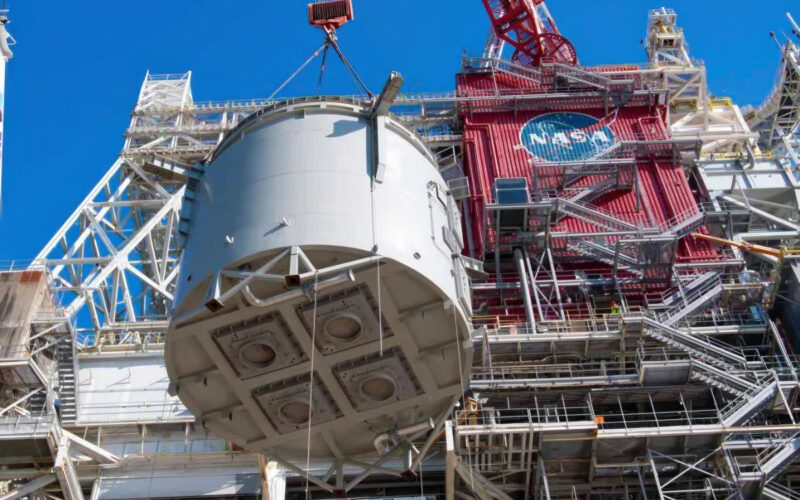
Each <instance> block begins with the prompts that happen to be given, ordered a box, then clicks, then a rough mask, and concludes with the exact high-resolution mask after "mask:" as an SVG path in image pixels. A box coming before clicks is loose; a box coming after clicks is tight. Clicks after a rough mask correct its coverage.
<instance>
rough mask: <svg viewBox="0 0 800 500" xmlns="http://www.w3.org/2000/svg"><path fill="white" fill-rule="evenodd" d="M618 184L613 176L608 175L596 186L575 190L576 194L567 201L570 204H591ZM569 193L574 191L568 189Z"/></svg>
mask: <svg viewBox="0 0 800 500" xmlns="http://www.w3.org/2000/svg"><path fill="white" fill-rule="evenodd" d="M617 187H618V182H617V179H616V176H615V175H609V176H608V177H606V178H605V179H603V180H601V181H600V182H598V183H597V184H593V185H591V186H588V187H586V188H584V189H579V190H577V194H575V195H573V196H571V197H569V198H568V199H569V201H571V202H581V203H591V202H593V201H595V200H597V199H598V198H600V197H601V196H603V195H604V194H606V193H608V192H610V191H612V190H615V189H617ZM570 191H576V189H574V188H573V189H570Z"/></svg>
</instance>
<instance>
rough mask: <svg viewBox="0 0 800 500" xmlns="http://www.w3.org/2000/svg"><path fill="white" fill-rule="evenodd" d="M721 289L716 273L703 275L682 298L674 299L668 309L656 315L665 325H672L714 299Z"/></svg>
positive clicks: (720, 282)
mask: <svg viewBox="0 0 800 500" xmlns="http://www.w3.org/2000/svg"><path fill="white" fill-rule="evenodd" d="M710 274H711V273H710ZM722 289H723V286H722V281H721V280H720V278H719V275H718V274H715V273H714V275H713V276H703V279H702V281H701V282H700V283H699V284H697V285H696V286H695V287H693V288H692V289H690V290H687V291H686V292H685V294H684V296H683V298H682V300H678V301H676V302H675V303H674V304H673V305H672V306H671V307H670V308H669V309H667V310H664V311H660V312H659V313H657V317H658V319H659V321H661V322H662V323H664V324H665V325H667V326H673V325H675V324H677V323H678V322H679V321H681V320H683V319H684V318H686V317H687V316H690V315H691V314H693V313H695V312H697V311H698V310H700V309H702V308H703V307H705V306H706V305H708V304H709V303H711V302H712V301H714V300H715V299H716V298H717V297H719V295H720V294H721V293H722Z"/></svg>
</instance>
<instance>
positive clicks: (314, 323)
mask: <svg viewBox="0 0 800 500" xmlns="http://www.w3.org/2000/svg"><path fill="white" fill-rule="evenodd" d="M318 283H319V271H314V289H313V293H314V310H313V314H312V315H311V347H310V349H311V369H310V372H309V374H308V423H307V424H306V425H308V434H307V436H306V500H308V495H309V491H308V475H309V474H310V468H311V418H312V416H313V405H314V353H315V352H316V350H317V347H316V346H317V284H318Z"/></svg>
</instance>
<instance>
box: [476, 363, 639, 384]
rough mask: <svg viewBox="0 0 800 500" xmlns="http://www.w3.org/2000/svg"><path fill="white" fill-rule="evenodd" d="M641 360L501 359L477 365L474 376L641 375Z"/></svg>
mask: <svg viewBox="0 0 800 500" xmlns="http://www.w3.org/2000/svg"><path fill="white" fill-rule="evenodd" d="M638 372H639V370H638V363H637V361H636V360H631V361H625V362H621V361H589V362H582V363H553V364H537V363H503V364H500V363H497V362H493V363H492V366H491V368H485V367H475V368H473V370H472V380H473V381H475V382H497V383H501V382H507V383H523V382H525V381H528V382H531V383H535V382H539V383H546V382H548V381H549V382H553V381H556V380H559V379H566V380H572V381H575V382H576V383H577V381H578V380H580V379H584V380H585V379H598V378H602V379H607V380H610V379H613V378H615V377H620V376H625V375H634V376H635V375H638Z"/></svg>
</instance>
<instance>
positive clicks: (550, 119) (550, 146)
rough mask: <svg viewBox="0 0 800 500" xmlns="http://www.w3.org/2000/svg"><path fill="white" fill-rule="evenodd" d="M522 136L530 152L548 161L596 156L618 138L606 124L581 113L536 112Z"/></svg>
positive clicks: (577, 159) (521, 138)
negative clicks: (539, 113) (536, 114)
mask: <svg viewBox="0 0 800 500" xmlns="http://www.w3.org/2000/svg"><path fill="white" fill-rule="evenodd" d="M520 140H521V141H522V145H523V146H525V149H527V150H528V152H529V153H530V154H532V155H533V156H535V157H536V158H538V159H540V160H542V161H548V162H563V161H581V160H587V159H589V158H594V157H596V156H598V155H600V154H601V153H602V152H604V151H606V150H608V149H609V148H611V147H612V146H613V145H614V144H616V142H617V138H616V137H615V136H614V132H612V131H611V129H610V128H609V127H608V126H607V125H603V124H602V123H601V122H600V120H598V119H597V118H595V117H593V116H589V115H585V114H582V113H546V114H544V115H540V116H537V117H536V118H534V119H532V120H530V121H529V122H528V123H526V124H525V126H523V127H522V130H521V131H520Z"/></svg>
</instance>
